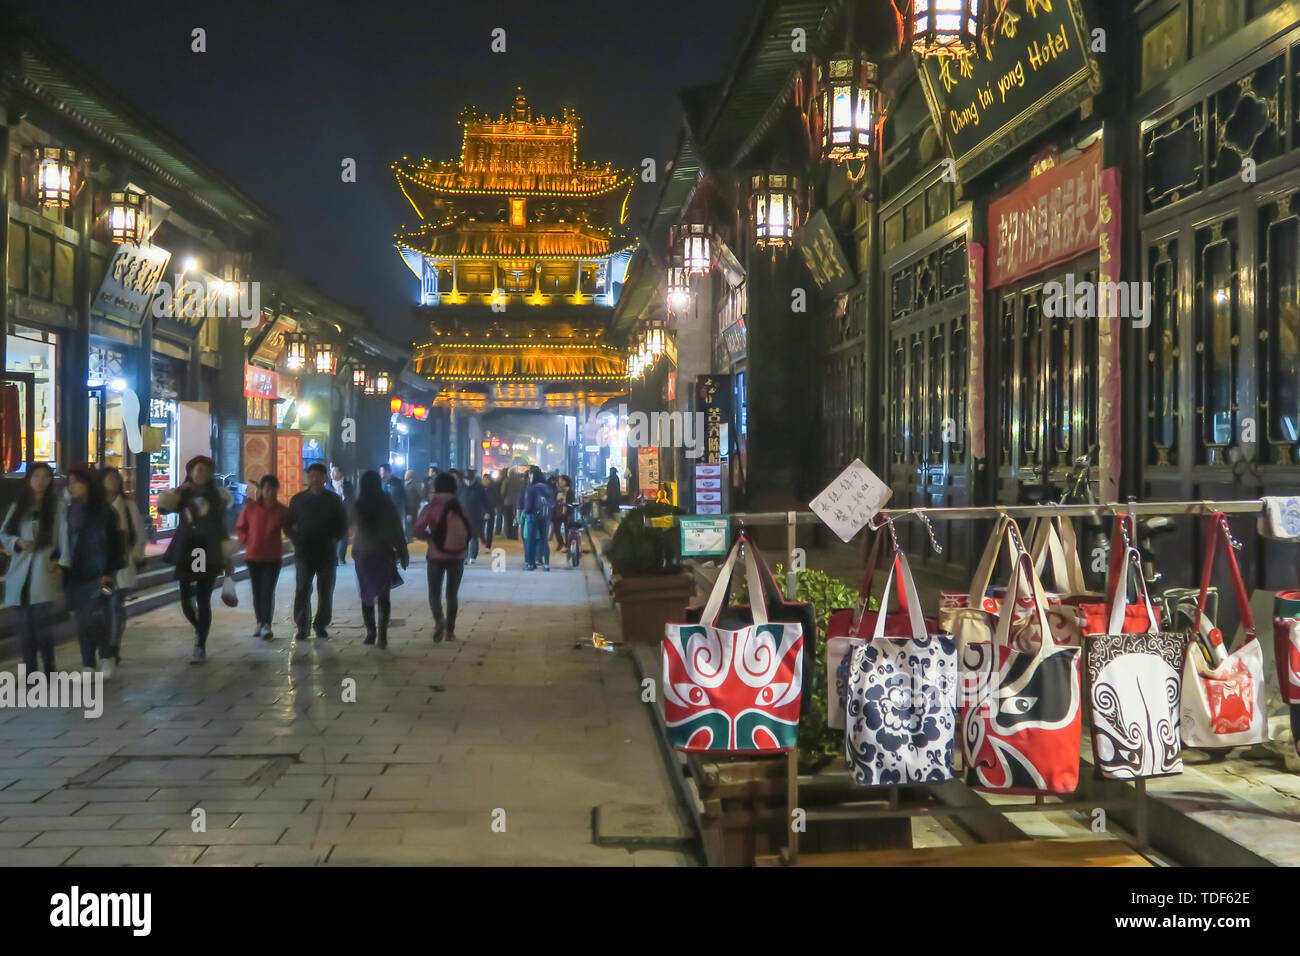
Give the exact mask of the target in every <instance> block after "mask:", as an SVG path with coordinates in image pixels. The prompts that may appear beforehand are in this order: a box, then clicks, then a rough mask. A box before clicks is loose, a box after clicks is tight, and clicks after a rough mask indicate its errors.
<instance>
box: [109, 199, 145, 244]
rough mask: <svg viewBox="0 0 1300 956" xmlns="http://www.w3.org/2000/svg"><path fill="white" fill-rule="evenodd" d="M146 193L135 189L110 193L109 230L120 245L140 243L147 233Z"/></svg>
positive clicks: (110, 234)
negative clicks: (145, 214)
mask: <svg viewBox="0 0 1300 956" xmlns="http://www.w3.org/2000/svg"><path fill="white" fill-rule="evenodd" d="M145 226H146V222H145V217H144V193H138V192H135V191H133V190H128V191H126V192H120V193H119V192H115V193H110V194H109V205H108V232H109V236H110V237H111V238H112V240H113V241H114V242H116V243H118V244H119V245H120V244H121V243H124V242H129V243H131V244H132V245H139V244H140V239H141V237H142V236H143V235H144V233H145Z"/></svg>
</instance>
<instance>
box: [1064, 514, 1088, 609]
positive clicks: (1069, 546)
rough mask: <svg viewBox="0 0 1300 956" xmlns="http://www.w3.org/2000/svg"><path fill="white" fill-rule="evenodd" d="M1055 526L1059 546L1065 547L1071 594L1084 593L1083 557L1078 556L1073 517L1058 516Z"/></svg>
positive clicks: (1086, 588)
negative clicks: (1059, 537)
mask: <svg viewBox="0 0 1300 956" xmlns="http://www.w3.org/2000/svg"><path fill="white" fill-rule="evenodd" d="M1056 520H1057V526H1058V527H1059V529H1060V532H1061V546H1062V547H1063V548H1064V549H1065V568H1066V575H1067V576H1068V578H1069V582H1070V591H1069V593H1071V594H1084V593H1086V592H1087V590H1088V581H1087V579H1086V578H1085V577H1084V576H1083V559H1082V558H1080V557H1079V538H1078V536H1077V535H1076V534H1075V533H1074V519H1073V518H1069V517H1066V516H1064V515H1062V516H1060V517H1059V518H1057V519H1056Z"/></svg>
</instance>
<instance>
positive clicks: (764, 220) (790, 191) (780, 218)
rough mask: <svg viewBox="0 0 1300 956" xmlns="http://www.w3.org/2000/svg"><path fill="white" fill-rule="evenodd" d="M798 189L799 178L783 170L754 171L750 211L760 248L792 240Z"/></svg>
mask: <svg viewBox="0 0 1300 956" xmlns="http://www.w3.org/2000/svg"><path fill="white" fill-rule="evenodd" d="M798 188H799V180H798V179H797V178H796V177H794V176H788V175H786V174H785V173H757V174H755V175H754V176H752V177H750V194H749V211H750V218H751V219H752V220H753V223H754V242H755V244H756V245H758V246H759V248H768V247H772V248H775V247H777V246H786V245H789V244H790V243H791V242H792V241H793V239H794V228H795V225H796V219H797V216H798V213H797V211H796V208H795V195H796V191H797V190H798Z"/></svg>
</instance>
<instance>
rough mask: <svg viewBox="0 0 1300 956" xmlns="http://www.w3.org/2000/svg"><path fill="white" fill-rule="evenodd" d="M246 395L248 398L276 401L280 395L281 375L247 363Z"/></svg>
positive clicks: (245, 372)
mask: <svg viewBox="0 0 1300 956" xmlns="http://www.w3.org/2000/svg"><path fill="white" fill-rule="evenodd" d="M244 395H246V396H247V397H248V398H266V399H270V400H271V401H275V400H276V399H277V398H279V397H280V376H279V375H277V374H276V373H275V372H272V371H271V370H270V369H267V368H258V367H257V366H256V365H245V366H244Z"/></svg>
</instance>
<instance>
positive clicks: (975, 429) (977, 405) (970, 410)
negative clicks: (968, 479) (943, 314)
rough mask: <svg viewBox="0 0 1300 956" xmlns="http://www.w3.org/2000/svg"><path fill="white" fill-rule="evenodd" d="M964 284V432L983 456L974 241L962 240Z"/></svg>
mask: <svg viewBox="0 0 1300 956" xmlns="http://www.w3.org/2000/svg"><path fill="white" fill-rule="evenodd" d="M966 270H967V273H966V279H967V282H966V287H967V288H968V289H969V290H970V320H969V324H970V342H969V343H968V345H967V349H966V352H967V361H968V363H969V365H968V377H967V380H966V388H967V395H968V396H969V399H968V401H967V402H966V434H967V435H969V436H970V453H971V455H972V456H973V457H975V458H983V457H984V456H985V453H986V449H985V443H984V247H983V246H982V245H980V244H979V243H978V242H970V243H967V244H966Z"/></svg>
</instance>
